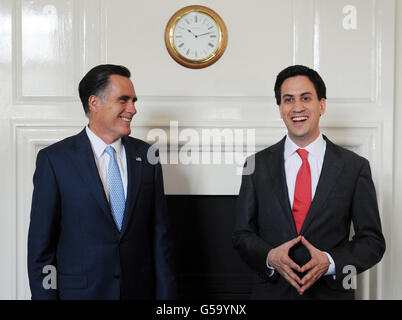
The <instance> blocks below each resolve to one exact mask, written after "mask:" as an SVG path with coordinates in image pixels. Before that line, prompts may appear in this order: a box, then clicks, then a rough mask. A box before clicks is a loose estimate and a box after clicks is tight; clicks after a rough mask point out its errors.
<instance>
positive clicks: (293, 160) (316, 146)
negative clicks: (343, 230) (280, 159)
mask: <svg viewBox="0 0 402 320" xmlns="http://www.w3.org/2000/svg"><path fill="white" fill-rule="evenodd" d="M326 147H327V143H326V142H325V140H324V138H323V136H322V134H320V135H319V136H318V138H317V139H315V140H314V141H313V142H312V143H310V144H309V145H308V146H305V147H304V148H300V147H299V146H298V145H296V144H295V143H294V142H293V141H292V140H291V139H290V138H289V136H286V140H285V149H284V160H285V175H286V184H287V187H288V194H289V202H290V206H291V208H293V199H294V193H295V185H296V177H297V173H298V172H299V169H300V167H301V165H302V163H303V161H302V159H301V158H300V156H299V154H298V153H297V152H296V151H297V149H305V150H307V151H308V157H307V161H308V163H309V165H310V173H311V196H312V199H314V195H315V191H316V189H317V184H318V180H319V178H320V174H321V169H322V164H323V162H324V156H325V150H326ZM307 240H308V239H307ZM325 254H326V255H327V256H328V259H329V261H330V266H329V268H328V271H327V273H326V274H325V275H334V274H335V263H334V260H333V259H332V257H331V256H330V255H329V254H328V253H327V252H325ZM267 260H268V259H267ZM268 267H269V268H270V269H273V268H272V267H270V266H269V265H268Z"/></svg>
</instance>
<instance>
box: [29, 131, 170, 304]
mask: <svg viewBox="0 0 402 320" xmlns="http://www.w3.org/2000/svg"><path fill="white" fill-rule="evenodd" d="M122 142H123V145H124V147H125V150H126V156H127V175H128V186H127V200H126V208H125V214H124V219H123V225H122V229H121V232H119V230H118V228H117V226H116V224H115V222H114V219H113V217H112V213H111V209H110V206H109V203H108V201H107V198H106V196H105V192H104V188H103V185H102V182H101V180H100V177H99V174H98V170H97V167H96V163H95V159H94V155H93V151H92V148H91V145H90V141H89V139H88V136H87V134H86V132H85V129H84V130H83V131H81V132H80V133H79V134H78V135H75V136H72V137H69V138H67V139H64V140H63V141H60V142H58V143H55V144H53V145H51V146H49V147H47V148H44V149H43V150H41V151H40V152H39V153H38V156H37V160H36V170H35V174H34V177H33V183H34V191H33V196H32V208H31V220H30V226H29V234H28V275H29V283H30V288H31V293H32V298H33V299H175V298H176V278H175V271H174V267H173V265H174V261H173V253H172V250H173V249H172V238H171V230H170V227H169V221H168V216H167V206H166V199H165V195H164V188H163V177H162V169H161V166H160V164H159V163H158V164H156V165H154V164H150V163H149V162H148V161H147V152H148V149H149V147H150V146H149V144H147V143H145V142H143V141H141V140H138V139H135V138H132V137H129V136H126V137H123V138H122ZM46 265H52V266H55V267H56V269H57V289H44V286H43V283H42V282H43V279H44V277H45V276H46V274H43V273H42V272H43V268H44V267H45V266H46Z"/></svg>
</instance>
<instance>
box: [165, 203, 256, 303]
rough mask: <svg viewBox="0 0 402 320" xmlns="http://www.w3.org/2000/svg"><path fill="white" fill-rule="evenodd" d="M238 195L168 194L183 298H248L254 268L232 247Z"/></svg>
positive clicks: (180, 290) (180, 293)
mask: <svg viewBox="0 0 402 320" xmlns="http://www.w3.org/2000/svg"><path fill="white" fill-rule="evenodd" d="M236 198H237V196H209V195H208V196H207V195H168V196H167V202H168V208H169V216H170V219H171V223H172V227H173V232H174V245H175V259H176V268H177V272H178V281H179V283H178V285H179V298H180V299H191V300H193V299H247V298H248V297H249V293H250V287H251V284H252V275H253V271H252V270H251V269H250V268H249V267H248V266H247V265H246V264H245V263H244V262H243V261H241V259H240V257H239V256H238V254H237V253H236V252H235V251H234V249H233V247H232V231H233V227H234V222H235V205H236Z"/></svg>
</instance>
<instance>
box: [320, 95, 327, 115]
mask: <svg viewBox="0 0 402 320" xmlns="http://www.w3.org/2000/svg"><path fill="white" fill-rule="evenodd" d="M326 110H327V99H324V98H322V99H321V100H320V116H322V115H323V114H324V113H325V111H326Z"/></svg>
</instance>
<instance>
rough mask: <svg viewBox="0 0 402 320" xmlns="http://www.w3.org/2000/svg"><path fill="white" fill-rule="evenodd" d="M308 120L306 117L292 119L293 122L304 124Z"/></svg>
mask: <svg viewBox="0 0 402 320" xmlns="http://www.w3.org/2000/svg"><path fill="white" fill-rule="evenodd" d="M307 119H308V117H294V118H292V121H293V122H304V121H306V120H307Z"/></svg>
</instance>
